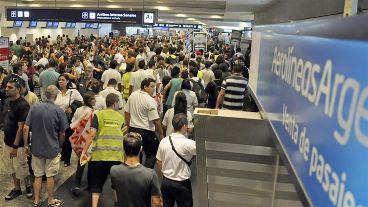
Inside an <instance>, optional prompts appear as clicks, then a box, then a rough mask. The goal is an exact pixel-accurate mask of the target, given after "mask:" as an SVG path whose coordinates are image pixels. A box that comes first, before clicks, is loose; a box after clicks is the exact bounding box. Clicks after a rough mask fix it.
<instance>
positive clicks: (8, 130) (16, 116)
mask: <svg viewBox="0 0 368 207" xmlns="http://www.w3.org/2000/svg"><path fill="white" fill-rule="evenodd" d="M29 109H30V106H29V104H28V102H27V101H26V100H25V99H24V98H23V97H20V98H18V99H16V100H10V99H9V98H7V99H6V100H5V103H4V109H3V112H4V135H5V136H4V142H5V144H6V145H8V146H9V147H12V146H13V144H14V140H15V136H16V134H17V130H18V122H25V121H26V118H27V115H28V111H29ZM23 146H24V143H23V139H21V140H20V142H19V147H23Z"/></svg>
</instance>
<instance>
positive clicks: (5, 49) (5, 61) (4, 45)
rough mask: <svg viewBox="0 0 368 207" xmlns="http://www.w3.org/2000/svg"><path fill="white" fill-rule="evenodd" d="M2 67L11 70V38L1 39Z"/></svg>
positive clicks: (0, 59) (0, 61)
mask: <svg viewBox="0 0 368 207" xmlns="http://www.w3.org/2000/svg"><path fill="white" fill-rule="evenodd" d="M0 66H2V67H3V68H5V69H8V68H9V38H8V37H0Z"/></svg>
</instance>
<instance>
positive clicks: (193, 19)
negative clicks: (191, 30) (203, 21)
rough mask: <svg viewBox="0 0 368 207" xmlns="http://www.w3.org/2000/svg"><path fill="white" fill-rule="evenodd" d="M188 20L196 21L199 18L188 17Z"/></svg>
mask: <svg viewBox="0 0 368 207" xmlns="http://www.w3.org/2000/svg"><path fill="white" fill-rule="evenodd" d="M186 20H190V21H195V20H197V19H195V18H192V17H191V18H187V19H186Z"/></svg>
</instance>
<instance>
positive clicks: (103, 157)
mask: <svg viewBox="0 0 368 207" xmlns="http://www.w3.org/2000/svg"><path fill="white" fill-rule="evenodd" d="M96 116H97V119H98V131H97V135H96V138H95V139H94V141H93V146H92V158H91V160H92V161H121V162H124V148H123V139H124V135H123V131H122V127H123V124H124V117H123V116H122V115H121V114H120V113H119V112H117V111H114V110H112V109H105V110H102V111H99V112H97V113H96Z"/></svg>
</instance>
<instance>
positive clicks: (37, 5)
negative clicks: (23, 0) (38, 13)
mask: <svg viewBox="0 0 368 207" xmlns="http://www.w3.org/2000/svg"><path fill="white" fill-rule="evenodd" d="M28 6H30V7H41V6H42V5H41V4H28Z"/></svg>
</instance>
